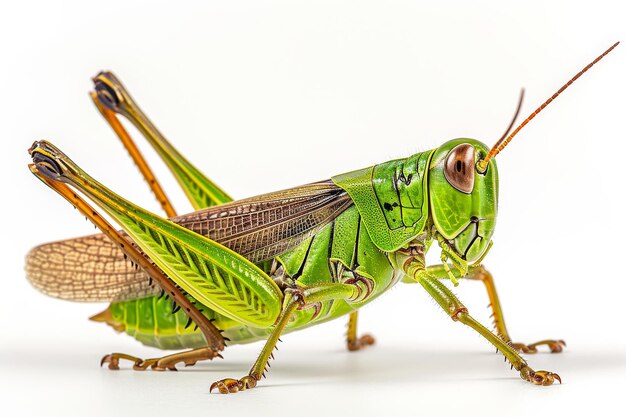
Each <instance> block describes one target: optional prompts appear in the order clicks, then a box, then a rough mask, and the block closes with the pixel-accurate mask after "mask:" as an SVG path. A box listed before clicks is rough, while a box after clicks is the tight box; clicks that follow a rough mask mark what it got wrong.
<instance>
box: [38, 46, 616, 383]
mask: <svg viewBox="0 0 626 417" xmlns="http://www.w3.org/2000/svg"><path fill="white" fill-rule="evenodd" d="M616 45H617V44H615V45H613V46H612V47H611V48H610V49H609V50H607V51H606V52H605V53H604V54H602V55H601V56H600V57H598V58H597V59H596V60H595V61H594V62H592V63H591V64H590V65H588V66H587V67H586V68H585V69H583V71H581V72H580V73H579V74H577V75H576V76H575V77H574V79H576V78H578V77H579V76H580V75H581V74H582V73H583V72H584V71H586V70H587V69H588V68H589V67H590V66H591V65H593V64H595V63H596V62H597V61H598V60H599V59H601V58H602V57H603V56H604V55H606V54H607V53H608V52H609V51H610V50H612V49H613V48H614V47H615V46H616ZM94 81H95V82H96V92H94V93H93V96H92V97H93V98H94V101H95V102H96V105H97V106H98V108H99V109H100V111H101V112H102V114H103V115H104V116H105V118H106V119H107V120H108V121H109V123H110V124H111V126H112V127H113V128H114V130H115V131H116V132H117V133H118V135H119V136H120V137H121V138H122V139H123V141H124V142H125V144H127V147H128V148H129V150H130V152H131V155H132V156H133V157H134V158H135V160H136V161H137V163H138V165H139V167H140V168H141V170H142V173H143V174H144V176H146V178H147V179H148V182H149V184H151V186H152V187H153V190H154V192H155V195H156V196H157V198H159V201H160V202H161V205H162V207H163V208H164V210H165V211H166V213H167V214H168V215H169V216H170V219H169V220H168V219H165V218H162V217H159V216H157V215H154V214H152V213H150V212H148V211H146V210H144V209H142V208H140V207H138V206H136V205H134V204H132V203H131V202H129V201H127V200H124V199H123V198H122V197H120V196H118V195H116V194H115V193H113V192H112V191H110V190H109V189H107V188H106V187H104V186H103V185H101V184H100V183H99V182H97V181H96V180H94V179H93V178H91V177H90V176H89V175H87V174H86V173H85V172H84V171H83V170H82V169H81V168H79V167H78V166H77V165H76V164H75V163H74V162H72V161H71V160H70V159H69V158H68V157H67V156H66V155H64V154H63V153H62V152H61V151H60V150H59V149H57V148H56V147H54V146H53V145H52V144H50V143H48V142H45V141H41V142H35V144H34V145H33V146H32V148H31V149H30V153H31V156H32V159H33V164H32V165H31V170H32V172H33V173H34V174H35V175H36V176H37V177H38V178H40V179H41V180H42V181H43V182H45V183H46V184H47V185H49V186H50V187H51V188H53V189H54V190H55V191H57V192H58V193H59V194H61V195H62V196H63V197H64V198H66V199H67V200H68V201H70V202H71V203H72V204H73V205H74V206H76V207H77V208H78V209H79V210H80V211H81V212H82V213H84V214H85V215H87V216H88V217H89V218H90V219H91V220H92V221H93V222H94V223H95V224H96V225H97V226H98V227H99V228H100V229H101V230H102V231H103V232H104V235H95V236H88V237H83V238H76V239H70V240H67V241H63V242H56V243H52V244H47V245H42V246H39V247H37V248H35V249H33V250H32V251H31V252H30V253H29V255H28V258H27V272H28V277H29V279H30V280H31V282H32V283H33V284H34V285H35V286H36V287H37V288H39V289H41V290H42V291H43V292H46V293H48V294H50V295H54V296H57V297H60V298H68V299H78V300H85V301H102V300H107V301H112V303H111V305H110V306H109V307H108V308H107V310H105V311H104V312H102V313H100V314H98V315H96V316H94V317H93V319H94V320H98V321H104V322H106V323H108V324H110V325H111V326H113V327H114V328H116V329H118V330H123V331H125V332H127V333H128V334H130V335H132V336H133V337H135V338H136V339H137V340H139V341H141V342H142V343H144V344H147V345H151V346H156V347H159V348H163V349H185V348H186V349H191V350H188V351H185V352H181V353H176V354H172V355H168V356H164V357H163V358H155V359H148V360H142V359H139V358H136V357H133V356H130V355H126V354H119V353H114V354H111V355H107V356H105V357H104V358H103V363H108V364H109V367H110V368H112V369H116V368H117V367H118V363H119V360H120V359H129V360H131V361H133V362H134V367H135V369H146V368H148V367H150V368H152V369H157V370H162V369H175V365H176V364H177V363H185V364H187V365H189V364H193V363H195V362H196V361H198V360H203V359H213V358H215V357H217V356H221V355H220V353H219V352H220V351H221V350H222V349H223V348H224V347H225V342H228V343H247V342H251V341H255V340H260V339H267V342H266V344H265V347H264V348H263V351H262V352H261V355H260V356H259V358H258V359H257V361H256V362H255V363H254V365H253V366H252V369H251V370H250V373H249V374H248V375H246V376H244V377H242V378H240V379H231V378H227V379H223V380H221V381H217V382H215V383H214V384H213V385H212V386H211V389H214V388H217V389H218V390H219V391H220V392H222V393H228V392H236V391H239V390H244V389H248V388H252V387H254V386H256V384H257V382H258V380H259V379H260V378H261V377H262V376H263V375H264V372H265V370H266V366H267V363H268V361H269V359H270V358H271V356H272V351H273V349H274V346H275V344H276V342H277V341H278V338H279V336H280V334H281V333H283V332H288V331H293V330H297V329H300V328H303V327H307V326H311V325H314V324H318V323H321V322H324V321H327V320H330V319H334V318H337V317H340V316H343V315H348V314H349V315H350V319H349V334H348V348H349V349H351V350H358V349H360V348H361V347H364V346H366V345H369V344H371V343H373V338H371V336H362V337H361V338H358V337H357V336H356V320H357V313H356V312H357V310H358V309H359V308H361V307H362V306H364V305H365V304H367V303H369V302H370V301H372V300H374V299H375V298H376V297H377V296H378V295H380V294H382V293H383V292H385V291H386V290H388V289H389V288H391V287H392V286H393V285H395V284H396V283H398V282H399V281H400V280H404V281H406V282H415V283H419V284H421V285H422V287H424V289H425V290H426V291H427V292H428V293H429V294H430V295H431V296H432V297H433V298H434V299H435V301H437V303H438V304H439V305H440V306H441V307H442V308H443V309H444V311H446V312H447V313H448V314H449V315H450V317H451V318H452V319H453V320H455V321H460V322H461V323H464V324H466V325H468V326H470V327H472V328H473V329H475V330H476V331H477V332H479V333H480V334H481V335H482V336H483V337H485V338H486V339H487V340H489V341H490V342H491V343H492V344H493V345H494V346H495V347H496V348H497V349H498V350H499V351H500V352H501V353H502V354H503V355H504V356H505V357H506V359H507V360H508V361H509V362H510V363H511V366H512V367H514V368H515V369H516V370H518V371H519V372H520V376H521V377H522V378H523V379H525V380H528V381H530V382H533V383H535V384H539V385H550V384H552V383H553V381H554V380H555V379H557V380H559V381H560V377H559V376H558V375H557V374H554V373H551V372H548V371H534V370H533V369H531V368H530V367H529V366H528V364H527V363H526V361H525V360H524V359H523V358H522V357H521V356H520V355H519V353H518V351H523V352H534V351H536V346H538V345H547V346H548V347H549V348H550V350H552V351H553V352H558V351H561V350H562V348H563V346H564V343H563V342H562V341H559V340H545V341H541V342H538V343H534V344H530V345H526V344H522V343H512V342H511V341H510V337H509V335H508V332H507V330H506V327H505V325H504V319H503V317H502V312H501V308H500V305H499V302H498V298H497V295H496V293H495V288H494V287H493V281H492V278H491V275H490V274H489V273H488V272H487V271H486V270H485V269H484V267H482V265H481V261H482V259H483V258H484V257H485V255H486V254H487V252H488V250H489V248H490V245H491V236H492V234H493V231H494V227H495V221H496V215H497V198H498V189H497V184H498V183H497V181H498V174H497V168H496V164H495V159H493V158H494V157H495V156H496V154H497V153H498V152H500V150H501V149H503V148H504V146H506V144H507V143H508V142H509V141H510V140H511V138H512V137H513V136H514V135H515V134H516V133H517V131H519V129H520V128H521V127H522V126H523V125H524V124H526V123H527V121H528V120H530V119H531V118H533V117H534V115H536V113H538V111H540V110H541V109H542V108H543V107H545V105H546V104H547V103H549V102H550V101H551V100H552V99H554V98H555V97H556V95H558V94H559V93H560V92H561V91H562V90H564V89H565V88H566V87H567V86H568V85H569V84H571V81H570V82H569V83H568V84H566V86H564V87H563V88H562V89H561V90H559V92H558V93H557V94H555V95H554V96H553V97H552V98H551V99H550V100H548V101H547V102H546V103H544V105H542V107H540V108H539V109H538V110H537V111H536V112H534V113H533V114H531V116H530V117H529V118H528V119H527V120H525V121H524V122H523V123H522V124H521V125H520V127H519V128H518V129H516V130H515V131H514V132H513V133H512V134H511V135H510V136H507V135H506V134H505V135H504V136H503V138H502V139H501V140H500V141H498V143H497V144H496V145H495V146H494V147H492V148H491V149H490V148H488V147H487V146H486V145H484V144H482V143H481V142H479V141H476V140H472V139H455V140H452V141H448V142H446V143H444V144H443V145H442V146H440V147H438V148H437V149H434V150H430V151H426V152H422V153H418V154H416V155H413V156H411V157H409V158H406V159H400V160H394V161H389V162H386V163H383V164H379V165H376V166H373V167H369V168H365V169H362V170H358V171H354V172H350V173H346V174H342V175H337V176H335V177H332V178H331V179H330V180H327V181H321V182H318V183H313V184H309V185H305V186H302V187H298V188H294V189H290V190H284V191H279V192H275V193H270V194H265V195H262V196H258V197H252V198H249V199H245V200H239V201H234V202H233V201H230V197H229V196H228V194H226V193H225V192H224V191H222V190H221V189H220V188H219V187H217V186H216V185H215V184H214V183H212V182H211V181H210V180H208V179H207V178H206V177H204V175H203V174H202V173H200V171H198V170H197V169H196V168H195V167H193V166H192V165H191V164H190V163H189V162H188V161H187V160H186V159H185V158H183V157H182V155H180V154H179V153H178V152H177V151H176V150H175V149H174V148H173V147H172V146H171V144H169V142H167V140H165V138H163V136H162V135H161V134H160V133H159V132H158V130H156V128H155V127H154V125H153V124H152V123H150V122H149V120H148V119H147V117H145V115H143V113H142V112H141V111H140V110H139V108H138V107H137V106H136V105H135V104H134V102H133V101H132V99H131V98H130V96H129V95H128V93H127V92H126V91H125V89H124V88H123V87H122V85H121V83H119V81H118V80H117V79H116V78H115V77H114V76H113V75H112V74H110V73H102V74H100V75H99V76H98V77H96V79H95V80H94ZM520 104H521V101H520ZM518 110H519V108H518ZM115 113H118V114H122V115H124V116H125V117H127V118H128V119H129V120H131V121H132V122H133V123H134V124H135V125H136V126H137V127H138V128H139V129H140V130H141V131H142V133H144V135H145V136H146V137H147V139H148V140H149V141H150V143H151V144H152V145H153V146H154V147H155V149H156V150H157V151H158V153H159V154H160V156H161V157H162V158H163V159H164V161H165V162H166V163H167V164H168V166H169V167H170V169H171V170H172V172H173V173H174V175H175V176H176V178H177V180H178V181H179V183H180V185H181V186H182V187H183V189H184V190H185V193H186V194H187V196H188V197H189V198H190V200H191V201H192V204H193V205H194V207H195V208H197V209H199V210H198V211H196V212H193V213H189V214H186V215H182V216H174V214H175V213H174V212H173V209H172V207H171V205H170V204H169V202H168V201H167V198H166V197H165V195H164V194H163V192H162V190H161V189H160V187H159V186H158V183H157V182H156V180H155V179H154V176H153V175H152V174H151V172H150V170H149V168H148V166H147V164H145V162H143V160H142V159H141V156H140V154H139V153H138V151H137V150H136V148H135V147H134V144H132V141H129V138H128V135H127V133H126V132H125V131H124V129H123V128H122V127H121V125H120V124H119V122H117V119H116V117H115ZM507 133H508V132H507ZM68 185H69V187H68ZM70 187H71V188H74V189H76V190H79V191H80V192H81V193H82V194H84V195H86V196H87V197H88V198H89V199H91V200H92V201H93V202H94V203H95V204H96V205H98V206H99V207H100V208H101V209H102V210H104V211H105V212H106V213H107V214H109V215H110V216H111V217H112V218H113V219H115V221H116V222H117V223H119V225H120V226H122V228H123V229H124V232H123V233H121V232H117V231H116V230H115V229H114V228H113V227H112V226H111V225H110V224H108V223H107V222H106V221H105V220H104V219H103V218H102V217H101V216H100V215H99V214H98V213H97V211H96V210H94V209H93V208H91V207H90V206H89V205H88V204H87V203H86V202H85V201H84V200H83V199H82V198H81V197H79V196H78V195H77V194H76V193H75V192H74V191H72V190H71V188H70ZM433 242H437V244H438V245H439V247H440V248H441V254H442V255H441V260H442V263H441V265H436V266H427V265H426V262H425V259H424V255H425V253H426V252H427V251H428V249H429V248H430V246H431V244H432V243H433ZM127 257H130V262H129V261H127V260H126V258H127ZM460 278H469V279H477V280H481V281H483V282H484V283H485V285H486V287H487V290H488V294H489V296H490V300H491V304H492V308H493V310H494V317H495V322H496V330H497V334H496V333H492V332H491V331H489V330H487V329H486V328H485V327H484V326H482V325H481V324H480V323H478V322H477V321H476V320H475V319H473V318H472V317H471V316H470V315H469V313H468V310H467V308H466V307H465V306H464V305H463V304H462V303H461V302H460V301H459V300H458V299H457V298H456V296H454V294H452V292H451V291H450V290H449V289H448V288H447V287H446V286H445V285H444V284H443V283H442V282H441V281H442V280H444V279H450V280H451V281H452V282H453V283H455V285H456V284H457V281H458V279H460Z"/></svg>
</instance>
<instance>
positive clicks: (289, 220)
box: [26, 181, 352, 301]
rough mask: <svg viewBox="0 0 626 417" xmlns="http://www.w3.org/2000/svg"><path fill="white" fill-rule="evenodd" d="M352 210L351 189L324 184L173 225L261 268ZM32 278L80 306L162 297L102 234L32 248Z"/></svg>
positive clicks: (29, 270) (28, 267)
mask: <svg viewBox="0 0 626 417" xmlns="http://www.w3.org/2000/svg"><path fill="white" fill-rule="evenodd" d="M350 205H352V200H351V199H350V197H349V196H348V194H347V193H346V192H345V191H344V190H343V189H341V188H339V187H337V186H336V185H334V184H333V183H332V182H331V181H322V182H318V183H313V184H308V185H304V186H301V187H297V188H293V189H288V190H283V191H277V192H273V193H269V194H264V195H261V196H257V197H252V198H248V199H245V200H239V201H234V202H231V203H227V204H224V205H220V206H213V207H209V208H206V209H203V210H200V211H196V212H193V213H189V214H185V215H182V216H177V217H174V218H172V219H171V220H172V221H174V222H176V223H178V224H180V225H181V226H183V227H185V228H188V229H190V230H193V231H194V232H196V233H199V234H201V235H203V236H206V237H208V238H210V239H212V240H214V241H216V242H218V243H220V244H222V245H224V246H227V247H228V248H230V249H232V250H234V251H236V252H238V253H240V254H241V255H243V256H244V257H246V258H247V259H249V260H251V261H252V262H261V261H264V260H268V259H272V258H273V257H274V256H276V255H279V254H281V253H284V252H286V251H287V250H289V249H291V248H294V247H295V246H297V245H298V244H299V243H301V242H303V241H304V240H305V239H307V238H308V237H310V236H312V235H313V234H315V233H316V232H317V231H319V230H320V229H321V228H322V227H323V226H324V225H326V224H328V223H329V222H331V221H332V220H334V219H335V217H337V216H338V215H339V214H340V213H341V212H343V211H344V210H345V209H346V208H348V207H349V206H350ZM26 273H27V277H28V279H29V281H30V282H31V283H32V284H33V286H34V287H36V288H37V289H39V290H40V291H41V292H43V293H45V294H48V295H50V296H53V297H57V298H63V299H69V300H75V301H112V300H126V299H134V298H141V297H146V296H149V295H152V294H156V293H158V292H159V291H160V288H158V286H156V285H151V283H150V279H149V277H148V276H147V275H146V274H145V273H144V272H143V271H142V270H141V269H136V268H135V267H134V266H133V265H132V264H131V262H130V261H128V260H126V259H125V256H124V254H123V253H122V251H121V250H120V249H119V248H118V247H117V246H116V245H114V244H113V243H112V242H111V241H110V240H109V239H108V238H107V237H106V236H104V235H102V234H99V235H92V236H84V237H79V238H75V239H68V240H64V241H60V242H53V243H48V244H44V245H41V246H38V247H36V248H34V249H32V250H31V251H30V252H29V253H28V255H27V256H26Z"/></svg>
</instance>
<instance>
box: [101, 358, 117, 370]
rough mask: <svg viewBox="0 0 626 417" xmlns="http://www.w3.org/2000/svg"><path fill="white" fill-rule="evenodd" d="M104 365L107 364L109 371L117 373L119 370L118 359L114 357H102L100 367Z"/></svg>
mask: <svg viewBox="0 0 626 417" xmlns="http://www.w3.org/2000/svg"><path fill="white" fill-rule="evenodd" d="M105 363H108V364H109V369H111V370H114V371H117V370H119V369H120V365H119V363H120V358H119V357H117V356H115V355H104V356H103V357H102V359H101V360H100V367H102V365H104V364H105Z"/></svg>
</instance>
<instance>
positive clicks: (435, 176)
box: [428, 139, 498, 262]
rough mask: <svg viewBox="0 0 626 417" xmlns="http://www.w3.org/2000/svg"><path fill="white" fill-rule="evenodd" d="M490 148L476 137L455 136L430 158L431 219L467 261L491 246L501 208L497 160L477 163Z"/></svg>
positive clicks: (452, 246) (457, 252)
mask: <svg viewBox="0 0 626 417" xmlns="http://www.w3.org/2000/svg"><path fill="white" fill-rule="evenodd" d="M488 152H489V148H488V147H487V146H486V145H484V144H483V143H481V142H479V141H477V140H474V139H454V140H451V141H449V142H446V143H444V144H443V145H442V146H440V147H439V148H438V149H437V150H436V151H435V153H434V154H433V157H432V159H431V162H430V167H429V178H428V184H429V187H428V188H429V193H430V196H429V197H430V210H431V213H432V219H433V222H434V225H435V227H436V228H437V231H438V232H439V234H441V235H442V236H443V238H444V239H446V240H447V241H448V243H449V245H450V247H451V248H452V250H453V251H454V252H455V253H456V255H458V256H459V257H461V258H462V259H463V260H465V261H467V262H473V261H475V260H477V259H479V258H480V257H481V255H482V254H483V253H484V252H485V250H486V249H487V247H488V244H489V241H490V240H491V236H492V235H493V231H494V228H495V224H496V215H497V210H498V170H497V168H496V163H495V160H491V161H489V164H488V166H487V168H486V169H485V170H484V171H481V170H479V169H478V167H477V163H478V162H479V161H481V160H482V159H483V158H484V157H485V155H487V153H488Z"/></svg>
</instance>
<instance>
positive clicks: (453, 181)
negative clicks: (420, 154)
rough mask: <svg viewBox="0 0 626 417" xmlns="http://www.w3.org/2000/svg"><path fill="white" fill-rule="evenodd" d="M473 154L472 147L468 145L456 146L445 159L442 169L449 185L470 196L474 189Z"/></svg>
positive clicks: (474, 162) (474, 163)
mask: <svg viewBox="0 0 626 417" xmlns="http://www.w3.org/2000/svg"><path fill="white" fill-rule="evenodd" d="M475 153H476V151H475V150H474V147H473V146H472V145H470V144H468V143H462V144H460V145H457V146H455V147H454V148H453V149H452V150H451V151H450V153H449V154H448V156H447V157H446V162H445V165H444V168H443V173H444V175H445V176H446V179H447V180H448V182H449V183H450V185H451V186H453V187H454V188H456V189H457V190H459V191H461V192H463V193H466V194H471V192H472V190H473V189H474V165H476V161H475V160H474V158H475Z"/></svg>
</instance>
